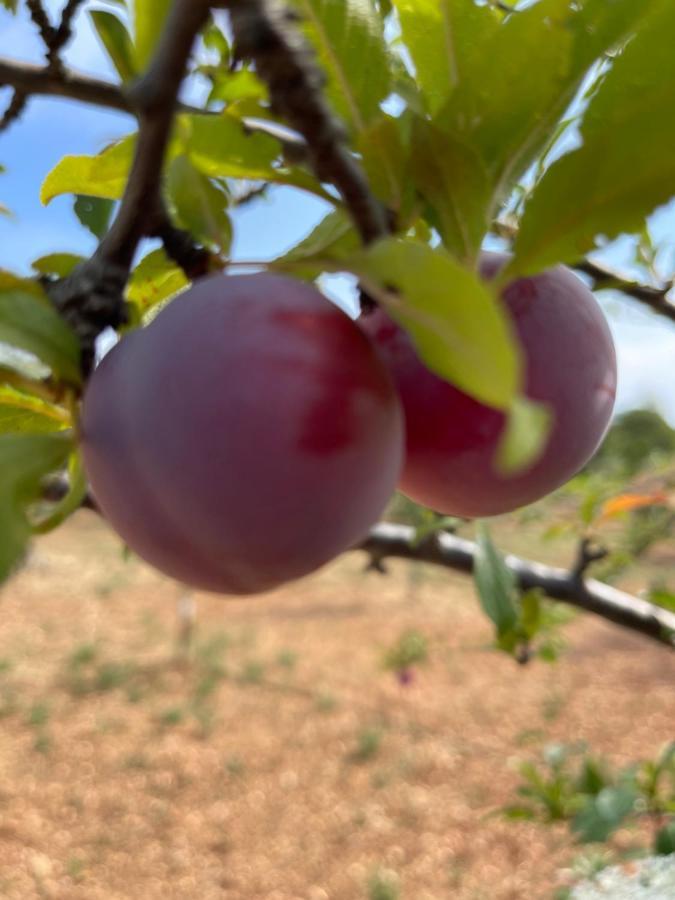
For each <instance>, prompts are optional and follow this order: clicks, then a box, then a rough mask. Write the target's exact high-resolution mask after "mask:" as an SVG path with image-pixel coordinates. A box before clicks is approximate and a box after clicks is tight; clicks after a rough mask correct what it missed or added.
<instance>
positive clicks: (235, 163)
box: [181, 113, 280, 180]
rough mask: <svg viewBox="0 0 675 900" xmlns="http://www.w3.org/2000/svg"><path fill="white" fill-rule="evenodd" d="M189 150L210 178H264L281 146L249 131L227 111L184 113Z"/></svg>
mask: <svg viewBox="0 0 675 900" xmlns="http://www.w3.org/2000/svg"><path fill="white" fill-rule="evenodd" d="M181 122H182V124H183V126H184V127H185V130H186V141H185V143H186V150H187V154H188V156H189V157H190V159H191V160H192V162H193V163H194V165H195V166H196V167H197V168H198V169H199V170H200V171H201V172H203V173H204V175H208V176H209V177H211V178H215V177H219V178H250V179H252V180H255V179H260V180H265V179H266V178H267V176H268V175H269V173H270V171H271V168H272V163H273V162H274V161H275V160H276V159H277V157H278V156H279V150H280V145H279V142H278V141H276V140H275V139H274V138H272V137H269V136H268V135H266V134H247V133H246V131H245V129H244V128H243V126H242V124H241V122H240V121H239V120H238V119H236V118H235V117H234V116H230V115H228V114H227V113H223V114H221V115H217V116H214V115H210V116H209V115H191V116H182V117H181Z"/></svg>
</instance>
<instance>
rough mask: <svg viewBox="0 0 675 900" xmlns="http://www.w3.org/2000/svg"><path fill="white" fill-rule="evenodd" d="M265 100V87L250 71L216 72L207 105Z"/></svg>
mask: <svg viewBox="0 0 675 900" xmlns="http://www.w3.org/2000/svg"><path fill="white" fill-rule="evenodd" d="M248 99H253V100H267V87H266V85H265V84H264V83H263V82H262V81H261V80H260V79H259V78H258V76H257V75H256V74H255V72H251V70H250V69H240V70H239V71H238V72H229V71H227V70H224V71H223V70H218V71H217V72H216V73H215V76H214V79H213V87H212V88H211V93H210V94H209V103H213V102H214V101H217V100H220V101H221V102H222V103H237V102H238V101H239V100H248Z"/></svg>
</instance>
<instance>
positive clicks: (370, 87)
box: [293, 0, 392, 132]
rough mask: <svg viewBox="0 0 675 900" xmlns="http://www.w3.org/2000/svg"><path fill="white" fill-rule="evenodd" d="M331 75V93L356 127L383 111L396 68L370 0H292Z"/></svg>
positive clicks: (349, 121) (348, 119) (324, 67)
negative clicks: (392, 63)
mask: <svg viewBox="0 0 675 900" xmlns="http://www.w3.org/2000/svg"><path fill="white" fill-rule="evenodd" d="M293 4H294V6H295V7H296V9H297V10H298V12H299V13H300V15H301V17H302V20H301V21H302V25H303V27H304V30H305V33H306V35H307V37H308V39H309V41H310V43H311V44H312V45H313V47H314V49H315V50H316V52H317V54H318V57H319V63H320V65H321V66H322V68H323V69H324V71H325V72H326V74H327V76H328V88H327V91H328V97H329V99H330V100H331V101H332V103H333V105H334V107H335V109H336V110H337V112H338V113H339V114H340V115H341V116H342V118H343V119H344V120H345V122H346V123H347V124H348V126H349V127H350V128H351V130H353V131H355V132H358V131H362V130H363V129H364V128H365V127H366V126H367V125H368V124H369V123H370V122H372V121H373V119H375V118H377V116H378V115H379V113H380V103H381V102H382V101H383V100H384V99H385V98H386V97H387V95H388V94H389V91H390V88H391V81H392V72H391V68H390V63H389V58H388V50H387V45H386V43H385V40H384V30H383V28H382V20H381V19H380V17H379V15H378V13H377V11H376V10H375V8H374V7H373V4H372V3H371V2H370V0H293Z"/></svg>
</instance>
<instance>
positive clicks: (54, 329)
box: [0, 289, 81, 384]
mask: <svg viewBox="0 0 675 900" xmlns="http://www.w3.org/2000/svg"><path fill="white" fill-rule="evenodd" d="M0 341H4V342H5V343H6V344H10V345H11V346H12V347H18V348H19V349H21V350H27V351H28V352H29V353H33V354H34V355H35V356H37V358H38V359H39V360H41V361H42V362H43V363H44V364H45V365H47V366H49V368H50V369H51V370H52V372H53V373H54V375H56V376H57V377H59V378H63V379H64V380H65V381H68V382H70V383H71V384H79V383H80V381H81V374H80V365H79V363H80V346H79V343H78V341H77V338H76V337H75V334H74V333H73V332H72V331H71V330H70V328H69V327H68V326H67V325H66V323H65V322H64V321H63V319H62V318H61V317H60V316H59V314H58V313H57V312H56V310H55V309H54V308H53V307H52V306H51V305H50V303H49V301H48V300H47V298H46V297H44V296H43V297H39V296H36V295H35V294H30V293H27V292H25V291H21V290H11V289H10V290H5V291H2V292H1V293H0Z"/></svg>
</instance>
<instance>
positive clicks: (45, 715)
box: [26, 702, 49, 728]
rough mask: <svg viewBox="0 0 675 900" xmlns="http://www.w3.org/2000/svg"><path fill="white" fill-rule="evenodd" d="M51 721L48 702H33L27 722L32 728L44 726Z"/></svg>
mask: <svg viewBox="0 0 675 900" xmlns="http://www.w3.org/2000/svg"><path fill="white" fill-rule="evenodd" d="M48 721H49V706H48V705H47V704H46V703H42V702H38V703H33V705H32V706H31V708H30V709H29V710H28V715H27V716H26V724H27V725H30V726H31V728H43V727H44V726H45V725H46V724H47V722H48Z"/></svg>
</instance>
